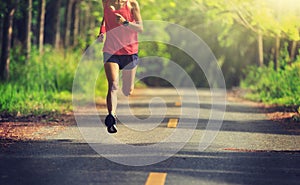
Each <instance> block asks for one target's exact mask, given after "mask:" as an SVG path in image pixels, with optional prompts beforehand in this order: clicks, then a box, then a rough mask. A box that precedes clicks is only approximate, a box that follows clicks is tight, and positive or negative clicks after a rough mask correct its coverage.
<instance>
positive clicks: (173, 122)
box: [168, 119, 178, 128]
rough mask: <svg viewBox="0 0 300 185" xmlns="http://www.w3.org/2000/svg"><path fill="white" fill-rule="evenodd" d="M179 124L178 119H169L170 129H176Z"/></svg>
mask: <svg viewBox="0 0 300 185" xmlns="http://www.w3.org/2000/svg"><path fill="white" fill-rule="evenodd" d="M177 124H178V119H169V122H168V128H176V127H177Z"/></svg>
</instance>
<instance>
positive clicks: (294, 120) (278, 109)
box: [228, 89, 300, 133]
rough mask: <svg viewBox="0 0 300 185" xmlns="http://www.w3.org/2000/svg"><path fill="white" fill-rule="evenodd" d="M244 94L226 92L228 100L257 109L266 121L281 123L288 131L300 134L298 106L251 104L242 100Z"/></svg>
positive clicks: (236, 91)
mask: <svg viewBox="0 0 300 185" xmlns="http://www.w3.org/2000/svg"><path fill="white" fill-rule="evenodd" d="M245 93H246V92H245V91H243V90H239V89H234V90H231V91H229V92H228V100H229V101H235V102H242V103H246V104H248V105H252V106H255V107H258V108H259V109H261V110H262V112H264V113H265V114H266V116H267V117H268V119H270V120H272V121H275V122H279V123H281V124H282V125H284V126H285V128H286V129H288V130H290V131H293V132H298V133H300V114H299V112H298V108H299V106H282V105H267V104H264V103H262V102H253V101H249V100H247V99H245V98H243V96H244V94H245Z"/></svg>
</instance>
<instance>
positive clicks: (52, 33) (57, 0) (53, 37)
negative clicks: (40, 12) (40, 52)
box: [45, 0, 61, 49]
mask: <svg viewBox="0 0 300 185" xmlns="http://www.w3.org/2000/svg"><path fill="white" fill-rule="evenodd" d="M60 7H61V0H50V1H49V3H48V4H47V6H46V21H45V28H46V30H45V34H46V35H45V41H46V42H47V43H49V44H51V45H52V46H53V47H54V48H56V49H57V48H59V45H60V42H59V41H60Z"/></svg>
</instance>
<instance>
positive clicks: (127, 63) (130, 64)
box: [103, 52, 139, 70]
mask: <svg viewBox="0 0 300 185" xmlns="http://www.w3.org/2000/svg"><path fill="white" fill-rule="evenodd" d="M103 59H104V63H106V62H113V63H117V64H118V65H119V68H120V70H122V69H126V70H130V69H133V68H135V67H136V66H137V65H138V63H139V57H138V54H133V55H112V54H109V53H106V52H104V53H103Z"/></svg>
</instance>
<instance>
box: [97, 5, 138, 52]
mask: <svg viewBox="0 0 300 185" xmlns="http://www.w3.org/2000/svg"><path fill="white" fill-rule="evenodd" d="M127 3H128V1H127ZM127 3H126V5H125V6H123V7H121V8H120V9H118V10H113V9H112V8H110V7H109V5H108V3H106V4H105V5H104V21H105V29H106V40H105V43H104V47H103V52H107V53H110V54H113V55H132V54H136V53H138V33H137V32H136V31H135V30H132V29H130V28H129V27H126V26H124V25H120V24H118V23H117V22H116V15H115V13H118V14H121V15H122V16H123V17H124V18H125V19H126V20H127V21H129V22H135V20H134V16H133V14H132V12H131V11H130V9H129V7H128V5H127Z"/></svg>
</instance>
